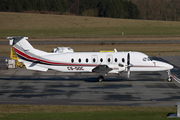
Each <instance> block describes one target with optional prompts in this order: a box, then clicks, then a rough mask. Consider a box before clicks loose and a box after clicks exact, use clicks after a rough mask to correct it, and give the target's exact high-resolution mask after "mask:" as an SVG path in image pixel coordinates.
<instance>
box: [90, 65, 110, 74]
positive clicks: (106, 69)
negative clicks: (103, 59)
mask: <svg viewBox="0 0 180 120" xmlns="http://www.w3.org/2000/svg"><path fill="white" fill-rule="evenodd" d="M111 70H113V69H112V68H109V67H108V66H107V65H98V66H97V67H95V68H94V69H93V70H92V72H98V73H108V72H109V71H111Z"/></svg>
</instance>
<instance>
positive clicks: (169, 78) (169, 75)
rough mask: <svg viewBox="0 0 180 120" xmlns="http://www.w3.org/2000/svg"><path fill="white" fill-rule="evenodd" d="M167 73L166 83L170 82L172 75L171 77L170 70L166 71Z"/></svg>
mask: <svg viewBox="0 0 180 120" xmlns="http://www.w3.org/2000/svg"><path fill="white" fill-rule="evenodd" d="M167 72H168V79H167V81H168V82H172V75H171V71H170V70H168V71H167Z"/></svg>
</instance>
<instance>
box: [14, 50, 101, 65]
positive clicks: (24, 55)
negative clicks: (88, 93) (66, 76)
mask: <svg viewBox="0 0 180 120" xmlns="http://www.w3.org/2000/svg"><path fill="white" fill-rule="evenodd" d="M13 48H14V50H15V52H16V53H17V54H19V55H21V56H23V57H24V58H26V59H29V60H33V61H40V62H43V63H46V64H53V65H65V66H98V65H97V64H70V63H56V62H49V61H45V60H41V59H38V58H35V57H31V56H29V55H27V54H25V53H23V52H21V51H20V50H18V49H16V48H15V47H13Z"/></svg>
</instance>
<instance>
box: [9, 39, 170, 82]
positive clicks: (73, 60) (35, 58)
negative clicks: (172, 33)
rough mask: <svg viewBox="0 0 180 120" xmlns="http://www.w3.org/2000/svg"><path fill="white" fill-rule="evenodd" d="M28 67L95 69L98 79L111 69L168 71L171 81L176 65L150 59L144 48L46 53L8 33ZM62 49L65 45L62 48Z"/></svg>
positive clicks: (117, 70) (33, 68)
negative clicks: (130, 50) (172, 70)
mask: <svg viewBox="0 0 180 120" xmlns="http://www.w3.org/2000/svg"><path fill="white" fill-rule="evenodd" d="M7 39H9V40H10V45H13V48H14V50H15V52H16V53H17V55H18V57H19V62H23V63H24V64H25V66H26V68H27V69H30V70H38V71H47V70H48V69H52V70H57V71H60V72H78V73H83V72H96V73H98V74H99V76H98V81H102V80H103V79H104V77H105V76H106V75H107V74H108V73H117V74H119V73H121V72H126V73H127V77H128V78H129V77H130V72H131V71H132V72H133V71H141V72H142V71H168V81H172V77H171V74H170V70H171V69H173V66H172V65H170V64H168V63H165V62H160V61H156V60H151V59H150V58H149V57H148V56H147V55H145V54H143V53H141V52H117V50H116V49H115V51H114V52H74V51H73V50H72V49H71V48H65V49H66V51H63V50H62V51H60V52H54V53H47V52H44V51H41V50H37V49H35V48H33V47H32V46H31V44H30V43H29V42H28V41H27V39H28V37H7ZM62 49H63V48H62Z"/></svg>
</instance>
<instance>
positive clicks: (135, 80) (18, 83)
mask: <svg viewBox="0 0 180 120" xmlns="http://www.w3.org/2000/svg"><path fill="white" fill-rule="evenodd" d="M153 59H156V60H161V61H165V62H167V63H170V64H172V65H173V66H174V69H173V70H172V74H173V75H175V76H177V77H179V78H180V56H158V57H153ZM3 61H4V57H0V68H1V69H0V104H43V105H121V106H170V107H173V106H174V105H175V104H176V102H180V84H179V83H177V82H175V81H174V82H167V81H166V79H167V73H166V72H145V73H142V72H141V73H132V74H131V77H130V79H127V78H126V74H124V75H122V76H118V75H113V74H109V75H108V76H107V77H106V78H105V80H104V81H103V82H96V79H97V75H96V74H95V73H83V74H81V76H79V75H78V74H75V73H61V72H57V71H52V70H49V71H48V72H38V71H32V70H27V69H25V68H17V69H6V68H5V67H4V66H5V63H3Z"/></svg>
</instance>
